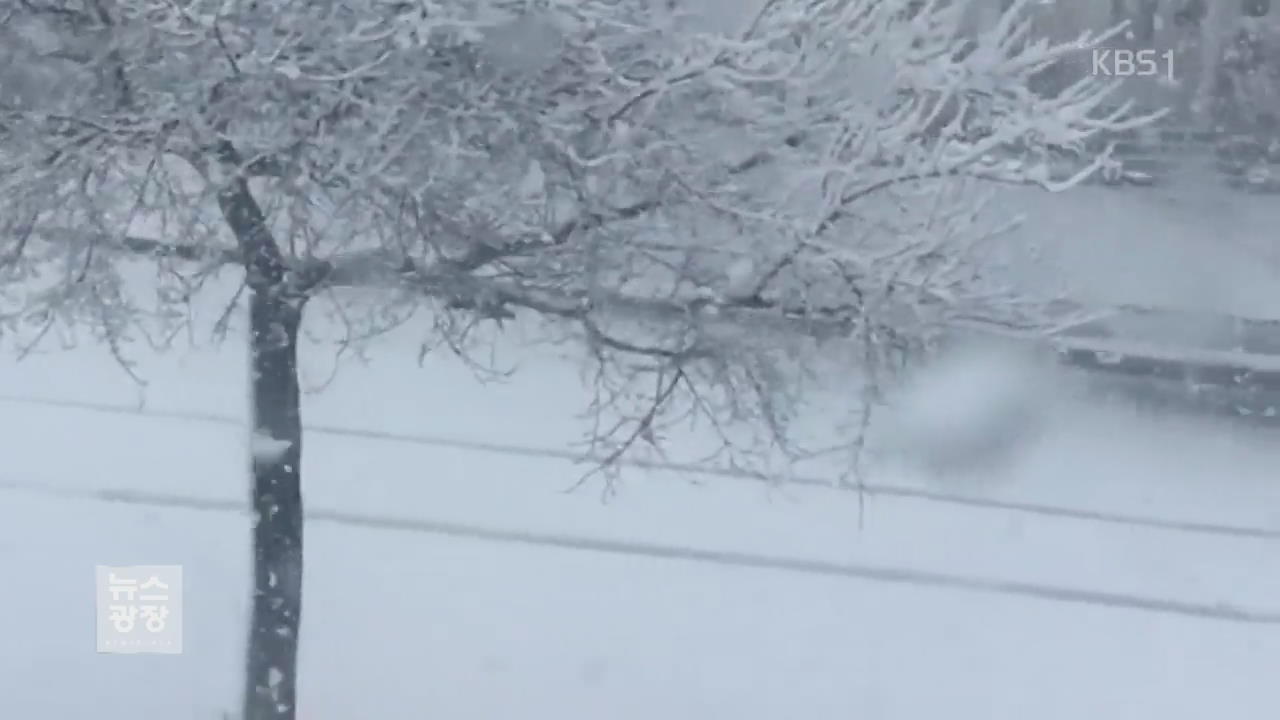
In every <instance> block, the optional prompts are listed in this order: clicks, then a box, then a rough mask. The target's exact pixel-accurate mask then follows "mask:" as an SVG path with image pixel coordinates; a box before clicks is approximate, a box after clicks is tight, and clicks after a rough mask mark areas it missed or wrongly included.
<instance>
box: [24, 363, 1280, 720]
mask: <svg viewBox="0 0 1280 720" xmlns="http://www.w3.org/2000/svg"><path fill="white" fill-rule="evenodd" d="M380 347H381V350H379V351H378V352H377V354H376V355H374V356H373V359H372V361H371V363H370V364H369V365H368V366H363V365H361V364H356V363H351V364H347V365H346V366H344V367H343V368H342V371H341V372H340V373H339V374H338V376H337V379H336V380H335V382H334V383H333V384H332V385H330V386H329V387H327V388H326V389H325V390H324V392H322V393H319V394H316V395H313V396H310V397H309V398H308V399H307V403H306V416H307V418H308V421H309V422H310V423H312V424H313V425H315V426H322V428H321V429H320V430H318V431H315V432H311V433H310V434H309V435H308V437H307V442H306V451H305V452H306V455H305V461H304V462H305V469H306V473H307V484H308V493H307V500H308V502H309V503H310V507H311V509H312V511H313V512H314V513H316V515H315V516H314V517H313V522H312V524H311V525H310V529H309V535H308V543H309V545H308V565H307V573H308V574H307V580H306V613H305V621H304V624H305V630H304V644H303V659H302V673H303V680H302V693H303V707H302V715H301V716H302V717H303V718H307V719H308V720H311V719H322V718H337V719H340V720H346V719H348V718H364V717H369V716H370V714H371V713H375V710H374V708H376V716H377V717H379V718H386V719H398V718H406V719H409V718H423V717H440V718H510V717H528V718H544V717H574V718H578V717H581V718H620V719H626V718H650V717H655V716H657V717H669V718H689V719H691V720H692V719H693V718H698V719H699V720H703V719H705V718H722V717H723V718H735V719H750V720H755V719H764V718H779V717H807V718H832V719H835V718H848V717H875V718H889V719H899V718H901V719H911V720H914V719H916V718H928V717H936V716H938V715H939V714H943V713H945V714H946V715H948V716H949V717H958V718H975V719H976V718H983V719H984V720H989V719H993V718H994V719H1001V718H1010V719H1011V720H1012V719H1014V718H1017V719H1019V720H1021V719H1023V718H1027V717H1034V718H1037V719H1038V720H1050V719H1053V718H1063V719H1064V720H1065V719H1066V718H1071V719H1072V720H1075V719H1077V718H1080V717H1103V718H1111V717H1114V718H1125V719H1126V720H1146V719H1148V718H1149V719H1151V720H1157V719H1158V720H1176V719H1178V718H1187V719H1191V718H1197V719H1199V718H1203V717H1208V716H1211V715H1221V716H1227V717H1235V718H1268V717H1274V716H1275V714H1276V712H1277V711H1280V685H1277V683H1276V682H1275V668H1276V667H1277V663H1280V553H1278V552H1277V551H1280V483H1276V482H1275V473H1274V460H1275V458H1276V456H1277V449H1280V445H1278V444H1277V440H1276V438H1275V437H1274V436H1272V435H1267V434H1264V433H1252V432H1250V431H1247V430H1244V429H1236V430H1232V431H1225V430H1223V429H1222V426H1218V425H1214V424H1210V423H1207V422H1206V423H1202V422H1200V421H1195V420H1186V419H1173V418H1166V419H1164V420H1161V421H1158V422H1157V421H1155V420H1152V419H1146V420H1147V421H1145V422H1140V418H1138V417H1136V416H1134V415H1133V414H1132V413H1131V412H1126V411H1125V410H1123V409H1118V408H1113V409H1110V410H1105V409H1079V408H1075V409H1073V410H1072V411H1071V412H1069V413H1060V414H1058V415H1056V416H1055V418H1054V419H1053V420H1052V423H1051V427H1050V428H1049V430H1048V431H1047V434H1046V435H1045V437H1043V438H1042V439H1041V441H1040V442H1039V444H1037V445H1035V446H1034V447H1032V448H1031V449H1030V451H1029V453H1028V454H1027V455H1026V456H1025V457H1022V458H1021V459H1019V460H1018V462H1016V463H1015V464H1014V465H1012V466H1010V467H1008V468H1006V469H1005V470H1003V471H1001V473H996V475H998V477H994V478H987V480H989V482H983V483H981V484H980V485H970V484H962V485H956V484H955V483H954V482H952V483H943V482H940V481H931V480H928V479H926V478H923V477H920V476H915V475H911V474H909V473H906V472H905V471H904V472H902V473H901V474H898V475H894V476H893V477H889V478H884V477H882V478H878V479H877V480H878V481H879V482H883V483H887V484H891V485H894V486H897V487H900V488H904V489H906V490H907V491H908V493H910V492H916V491H920V492H923V493H933V494H934V495H935V496H936V495H937V494H943V495H948V494H949V495H955V494H960V495H964V496H966V497H970V498H977V500H978V501H979V502H986V503H993V502H994V503H997V504H998V503H1021V504H1028V503H1031V504H1037V505H1038V506H1046V505H1047V506H1053V507H1056V508H1059V509H1061V508H1066V509H1067V510H1068V511H1072V512H1076V513H1077V515H1076V516H1066V517H1061V516H1059V517H1054V516H1049V515H1046V514H1044V512H1042V511H1043V508H1041V509H1040V510H1036V509H1035V508H1030V509H1027V508H1023V509H1018V510H1012V509H1009V508H1007V507H990V506H982V505H964V504H956V503H954V502H944V501H939V499H938V498H937V497H934V499H932V500H930V499H922V498H920V497H909V496H908V497H902V496H896V497H895V496H874V497H871V498H870V499H869V500H868V503H867V505H866V507H865V509H864V511H863V512H861V513H860V511H859V503H858V500H857V497H856V495H855V494H852V493H847V492H840V491H836V490H830V489H822V488H815V487H807V486H796V487H785V488H769V487H766V486H764V485H761V484H758V483H756V482H754V481H747V480H733V479H728V478H715V477H711V478H708V477H703V478H697V477H692V476H689V475H687V474H685V475H678V474H676V473H670V472H666V473H664V472H640V471H635V472H631V473H629V474H628V477H627V481H626V483H625V484H624V485H623V486H622V491H621V493H620V495H619V496H618V497H616V498H614V499H613V500H612V501H611V502H609V503H607V504H606V503H602V502H601V501H600V494H599V492H597V491H596V489H593V488H590V487H589V488H587V489H585V490H583V491H580V492H577V493H568V494H566V493H565V492H563V491H564V490H565V489H566V488H567V487H569V486H570V485H571V484H573V482H574V481H575V480H576V479H577V478H578V477H579V475H580V473H581V472H582V468H581V467H579V466H575V465H573V464H572V463H571V462H569V461H567V460H565V459H558V458H556V457H554V453H543V454H541V455H539V454H538V453H537V452H535V451H536V450H538V449H542V450H555V449H563V448H565V447H566V445H567V444H568V442H569V441H571V440H573V439H575V438H576V437H577V433H578V431H579V429H580V428H579V425H578V423H577V422H576V421H574V420H573V414H574V412H575V411H577V410H579V409H580V407H581V402H582V399H583V396H582V394H581V391H580V390H579V389H578V386H577V385H576V375H575V369H574V368H573V367H572V366H571V365H568V364H566V363H564V362H563V361H560V360H557V359H556V358H555V357H554V354H553V353H550V352H549V351H540V352H533V353H529V354H525V355H524V357H525V358H526V360H525V363H524V365H525V366H524V367H523V368H522V371H521V373H520V374H519V375H517V376H516V379H515V380H514V381H513V382H510V383H506V384H500V385H495V386H490V387H481V386H479V385H477V384H475V383H474V382H473V381H472V380H470V379H469V375H468V374H467V371H465V370H464V369H462V368H460V367H458V366H457V365H456V364H455V363H452V362H450V361H447V360H443V359H442V360H439V361H428V364H427V367H426V368H424V369H418V368H417V367H416V365H415V362H414V353H413V351H412V347H410V346H408V345H407V344H403V343H399V342H398V341H396V340H395V339H394V338H392V339H389V340H388V341H387V342H386V343H384V344H382V345H381V346H380ZM242 358H243V353H242V352H240V351H239V350H238V348H236V347H235V346H234V345H232V346H228V347H225V348H222V349H220V350H212V349H199V350H190V351H180V352H178V353H176V354H172V355H169V356H167V357H163V358H156V359H147V358H143V359H144V362H143V363H142V366H141V372H142V373H143V374H144V375H145V376H146V377H147V378H148V379H149V380H150V382H151V385H150V387H149V388H148V390H147V392H146V394H145V400H146V404H145V407H144V408H143V409H142V411H141V412H139V411H137V407H138V399H139V395H138V392H137V391H136V389H135V388H133V387H132V386H131V385H130V383H129V382H128V381H127V379H125V377H124V376H123V374H122V373H120V372H119V370H118V369H117V368H115V367H113V365H112V364H111V362H110V360H108V359H107V358H106V356H105V354H104V353H102V352H100V351H96V350H88V349H85V350H77V351H74V352H69V353H59V354H51V355H46V356H38V357H35V358H33V359H31V360H30V361H28V362H27V363H24V364H22V365H17V366H14V365H12V364H10V363H6V364H5V365H3V366H2V369H0V394H3V395H4V396H6V398H8V399H7V400H4V401H2V402H0V427H2V428H3V432H2V433H0V438H2V439H3V440H2V441H3V450H2V452H0V456H2V457H3V458H4V464H3V469H2V471H0V474H2V476H3V477H0V480H2V481H3V482H4V483H5V484H6V486H7V487H6V489H4V490H0V494H2V495H3V503H0V526H2V527H4V528H5V531H4V533H3V535H2V536H0V563H3V566H4V567H5V568H6V571H7V573H8V576H9V577H10V578H11V579H20V582H16V583H13V584H12V585H11V586H10V591H9V594H8V595H7V597H6V602H5V610H6V612H5V613H3V614H0V618H3V619H0V632H3V634H4V637H6V638H7V639H8V640H9V648H10V650H9V651H7V652H4V653H0V677H3V678H4V679H5V680H4V686H5V691H4V697H5V702H6V706H7V709H8V711H7V713H6V714H7V715H10V716H13V717H41V718H57V719H61V718H90V717H93V718H104V717H106V718H112V719H114V718H115V717H120V718H124V717H143V718H152V717H156V718H158V717H166V718H193V719H194V718H200V719H207V720H215V719H218V718H220V717H221V713H223V712H229V711H231V710H233V709H234V708H235V706H236V698H237V697H238V692H239V688H238V674H237V670H238V665H239V659H240V653H241V649H240V644H241V642H242V636H243V630H242V627H243V621H244V613H245V611H246V607H247V603H246V602H245V600H246V598H247V585H246V582H245V579H246V575H247V563H246V560H247V540H248V523H247V519H246V517H244V516H243V515H242V514H238V513H237V512H235V511H234V509H233V506H234V505H235V504H236V503H238V502H239V501H240V500H241V499H242V497H243V496H244V494H245V480H244V477H243V465H244V461H243V457H244V455H243V453H244V447H245V443H246V436H245V430H244V429H243V426H242V425H239V424H237V423H236V422H234V421H235V420H236V419H237V418H242V417H243V416H244V401H243V394H242V390H241V388H242V387H243V384H242V383H243V379H244V378H243V362H242ZM316 360H317V362H316V364H323V361H322V359H319V358H317V359H316ZM314 374H315V376H317V377H319V376H320V375H321V373H320V372H319V370H315V371H314ZM49 401H53V402H52V403H50V402H49ZM58 401H62V402H63V404H58ZM68 403H70V404H68ZM113 408H114V409H113ZM361 431H371V432H365V433H364V435H363V436H362V435H361ZM379 435H381V437H379ZM405 436H411V437H405ZM415 438H416V439H415ZM450 440H452V441H463V442H462V444H461V446H460V445H458V444H456V443H455V444H454V445H452V446H450V445H449V444H448V443H447V442H443V441H450ZM466 441H483V442H485V443H489V444H491V445H492V446H493V447H488V448H482V447H474V446H472V447H466V446H465V443H466ZM497 446H501V447H497ZM103 489H111V490H118V491H122V490H128V491H133V492H134V493H135V497H134V498H133V499H134V502H105V501H102V500H100V499H94V498H92V497H91V495H92V493H93V492H96V491H100V490H103ZM139 493H140V494H142V495H138V494H139ZM148 493H149V494H150V496H147V495H146V494H148ZM175 497H176V498H179V500H177V502H183V503H187V504H188V505H189V506H187V507H181V506H175V505H174V504H173V503H174V502H175V500H174V498H175ZM182 498H185V500H182ZM192 501H195V502H192ZM200 501H207V502H206V504H205V506H204V507H199V505H200ZM1098 512H1106V513H1122V514H1125V515H1128V516H1133V517H1136V519H1137V520H1138V521H1139V523H1138V524H1135V523H1133V522H1125V521H1116V520H1115V518H1112V519H1111V520H1110V521H1106V520H1107V518H1101V519H1099V518H1096V517H1087V516H1088V515H1089V514H1090V513H1098ZM860 514H861V516H862V522H861V527H860V522H859V516H860ZM1153 519H1154V520H1159V521H1160V522H1165V523H1167V524H1171V525H1175V527H1163V528H1162V527H1151V526H1149V525H1142V524H1141V522H1143V521H1145V520H1153ZM1189 522H1200V523H1213V524H1216V525H1217V526H1225V527H1216V528H1196V527H1188V526H1186V525H1185V523H1189ZM379 523H381V525H379ZM1179 523H1182V524H1183V525H1178V524H1179ZM1228 532H1235V533H1236V534H1235V535H1231V534H1226V533H1228ZM522 533H523V534H522ZM1250 533H1252V534H1250ZM1268 533H1270V534H1269V535H1268ZM593 540H594V541H597V544H596V545H594V546H592V545H591V541H593ZM598 541H604V542H605V544H603V545H601V544H599V543H598ZM584 546H585V547H584ZM681 554H683V555H684V556H683V557H662V556H663V555H668V556H669V555H676V556H679V555H681ZM99 563H100V564H163V563H182V564H183V565H185V568H186V578H187V580H186V582H187V608H186V618H187V620H186V625H187V627H186V633H187V637H186V654H185V655H183V656H180V657H172V656H111V655H96V654H95V653H94V652H93V638H94V633H93V627H92V624H93V614H92V589H91V582H92V581H91V578H92V566H93V565H94V564H99ZM770 563H772V564H774V565H775V566H779V567H773V568H769V567H763V565H768V564H770ZM841 568H845V569H851V573H849V574H840V573H841V570H840V569H841ZM885 569H889V570H893V571H895V572H897V571H905V572H906V575H905V576H902V577H899V578H897V579H898V580H901V582H884V581H883V578H882V579H881V580H876V579H867V578H865V577H859V576H858V574H859V573H863V574H868V573H870V574H875V573H877V572H879V571H882V570H885ZM957 583H959V584H964V583H968V584H969V585H970V586H971V587H969V588H968V589H965V588H957V587H955V585H956V584H957ZM974 586H976V587H974ZM1117 605H1119V606H1120V607H1117ZM1126 605H1127V606H1128V607H1123V606H1126ZM1227 606H1230V607H1227ZM1232 611H1238V612H1241V613H1245V614H1248V615H1249V617H1248V618H1246V619H1252V620H1255V621H1258V622H1235V621H1231V620H1230V619H1223V618H1221V617H1217V618H1215V617H1206V616H1212V615H1214V614H1219V615H1221V614H1227V613H1229V612H1232ZM1196 614H1200V615H1202V617H1196ZM104 709H107V710H106V711H105V714H104Z"/></svg>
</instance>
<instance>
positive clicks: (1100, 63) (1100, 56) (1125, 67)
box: [1091, 48, 1174, 82]
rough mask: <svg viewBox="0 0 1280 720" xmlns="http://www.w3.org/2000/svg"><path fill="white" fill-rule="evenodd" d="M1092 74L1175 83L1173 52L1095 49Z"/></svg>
mask: <svg viewBox="0 0 1280 720" xmlns="http://www.w3.org/2000/svg"><path fill="white" fill-rule="evenodd" d="M1091 74H1093V75H1100V76H1102V77H1158V78H1161V79H1164V80H1167V81H1169V82H1173V80H1174V76H1173V51H1172V50H1165V51H1163V52H1161V51H1159V50H1152V49H1146V50H1127V49H1124V48H1094V50H1093V70H1092V72H1091Z"/></svg>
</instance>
